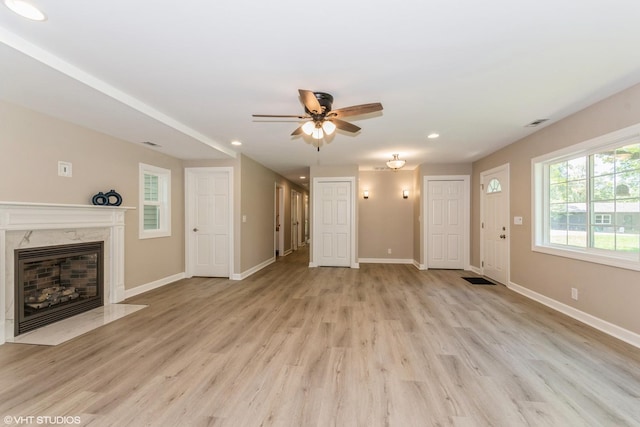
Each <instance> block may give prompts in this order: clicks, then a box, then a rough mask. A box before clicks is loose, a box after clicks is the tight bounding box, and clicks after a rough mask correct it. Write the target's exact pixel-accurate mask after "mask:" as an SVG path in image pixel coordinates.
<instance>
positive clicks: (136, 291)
mask: <svg viewBox="0 0 640 427" xmlns="http://www.w3.org/2000/svg"><path fill="white" fill-rule="evenodd" d="M185 277H186V276H185V273H184V272H182V273H178V274H174V275H173V276H169V277H165V278H162V279H159V280H155V281H153V282H150V283H147V284H144V285H140V286H136V287H135V288H131V289H126V290H125V291H124V297H125V299H127V298H131V297H133V296H136V295H140V294H143V293H145V292H149V291H152V290H154V289H158V288H161V287H163V286H165V285H168V284H169V283H173V282H177V281H178V280H181V279H184V278H185Z"/></svg>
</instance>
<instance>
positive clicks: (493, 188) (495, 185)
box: [487, 178, 502, 194]
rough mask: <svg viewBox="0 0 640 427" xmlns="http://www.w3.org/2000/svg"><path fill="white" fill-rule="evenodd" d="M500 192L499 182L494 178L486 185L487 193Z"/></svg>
mask: <svg viewBox="0 0 640 427" xmlns="http://www.w3.org/2000/svg"><path fill="white" fill-rule="evenodd" d="M501 191H502V186H501V185H500V181H498V180H497V179H496V178H493V179H491V181H489V185H487V193H489V194H490V193H499V192H501Z"/></svg>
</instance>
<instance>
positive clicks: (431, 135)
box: [427, 132, 440, 139]
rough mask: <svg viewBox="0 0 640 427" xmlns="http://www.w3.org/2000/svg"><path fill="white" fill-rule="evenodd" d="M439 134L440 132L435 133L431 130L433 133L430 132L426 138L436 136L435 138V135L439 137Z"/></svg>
mask: <svg viewBox="0 0 640 427" xmlns="http://www.w3.org/2000/svg"><path fill="white" fill-rule="evenodd" d="M439 136H440V134H439V133H435V132H433V133H430V134H429V135H427V138H429V139H436V138H437V137H439Z"/></svg>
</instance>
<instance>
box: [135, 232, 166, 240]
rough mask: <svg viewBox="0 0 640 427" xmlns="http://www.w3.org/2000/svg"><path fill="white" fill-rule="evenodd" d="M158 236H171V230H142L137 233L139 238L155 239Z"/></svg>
mask: <svg viewBox="0 0 640 427" xmlns="http://www.w3.org/2000/svg"><path fill="white" fill-rule="evenodd" d="M158 237H171V231H144V232H142V233H139V235H138V238H139V239H141V240H142V239H156V238H158Z"/></svg>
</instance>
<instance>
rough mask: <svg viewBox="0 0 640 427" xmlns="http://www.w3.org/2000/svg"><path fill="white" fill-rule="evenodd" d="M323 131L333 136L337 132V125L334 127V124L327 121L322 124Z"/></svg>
mask: <svg viewBox="0 0 640 427" xmlns="http://www.w3.org/2000/svg"><path fill="white" fill-rule="evenodd" d="M322 130H324V133H325V134H327V135H331V134H332V133H333V132H335V130H336V125H334V124H333V122H330V121H328V120H327V121H326V122H324V123H323V124H322Z"/></svg>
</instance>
